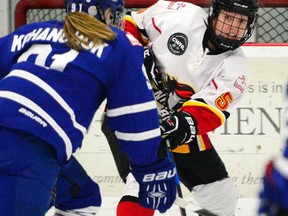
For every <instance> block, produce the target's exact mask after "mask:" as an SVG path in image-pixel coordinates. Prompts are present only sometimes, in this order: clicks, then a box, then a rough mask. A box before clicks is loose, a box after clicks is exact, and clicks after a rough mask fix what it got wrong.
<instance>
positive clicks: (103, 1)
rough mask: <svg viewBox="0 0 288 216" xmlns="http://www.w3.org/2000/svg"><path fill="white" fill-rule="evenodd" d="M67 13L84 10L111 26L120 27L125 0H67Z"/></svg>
mask: <svg viewBox="0 0 288 216" xmlns="http://www.w3.org/2000/svg"><path fill="white" fill-rule="evenodd" d="M65 8H66V12H67V13H72V12H76V11H79V12H84V13H87V14H89V15H91V16H94V17H95V18H97V19H98V20H100V21H101V22H103V23H106V24H107V25H109V26H113V27H119V26H120V24H121V20H122V17H123V13H124V0H65Z"/></svg>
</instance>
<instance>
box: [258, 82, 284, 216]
mask: <svg viewBox="0 0 288 216" xmlns="http://www.w3.org/2000/svg"><path fill="white" fill-rule="evenodd" d="M283 110H284V115H283V122H282V125H283V129H282V130H281V137H282V139H281V140H282V142H283V152H282V151H281V153H279V155H277V156H275V157H274V158H273V159H272V160H271V161H270V162H269V163H268V164H267V167H266V172H265V174H264V178H263V182H262V189H261V193H260V207H259V215H261V216H287V215H288V83H287V86H286V92H285V104H284V109H283Z"/></svg>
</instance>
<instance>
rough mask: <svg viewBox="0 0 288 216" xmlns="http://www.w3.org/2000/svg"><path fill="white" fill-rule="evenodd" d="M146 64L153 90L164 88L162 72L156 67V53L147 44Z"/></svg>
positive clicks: (145, 48) (145, 51)
mask: <svg viewBox="0 0 288 216" xmlns="http://www.w3.org/2000/svg"><path fill="white" fill-rule="evenodd" d="M144 66H145V69H146V74H147V76H148V79H149V81H150V84H151V86H152V88H153V90H154V91H159V90H163V89H164V87H163V85H162V74H161V73H160V72H159V71H158V70H157V69H156V67H155V56H154V53H153V52H152V50H151V49H150V48H149V47H147V46H145V47H144Z"/></svg>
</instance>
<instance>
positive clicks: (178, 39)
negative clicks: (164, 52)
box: [167, 33, 188, 55]
mask: <svg viewBox="0 0 288 216" xmlns="http://www.w3.org/2000/svg"><path fill="white" fill-rule="evenodd" d="M167 46H168V49H169V50H170V52H171V53H173V54H174V55H183V53H184V52H185V51H186V49H187V46H188V38H187V36H186V35H185V34H183V33H175V34H173V35H171V37H170V38H169V39H168V42H167Z"/></svg>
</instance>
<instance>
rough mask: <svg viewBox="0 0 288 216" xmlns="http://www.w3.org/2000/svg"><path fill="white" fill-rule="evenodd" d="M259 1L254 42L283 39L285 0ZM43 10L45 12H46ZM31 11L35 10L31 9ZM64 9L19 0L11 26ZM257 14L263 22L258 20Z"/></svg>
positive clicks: (57, 2)
mask: <svg viewBox="0 0 288 216" xmlns="http://www.w3.org/2000/svg"><path fill="white" fill-rule="evenodd" d="M156 1H157V0H125V7H126V8H144V7H148V6H150V5H152V4H153V3H155V2H156ZM182 1H185V2H191V3H194V4H196V5H199V6H201V7H203V8H207V7H209V6H210V4H211V0H182ZM259 2H260V9H261V11H260V13H259V14H260V16H259V18H260V21H259V19H258V29H257V30H256V42H264V43H270V42H272V43H275V42H276V43H277V42H278V43H279V42H280V43H287V42H288V31H287V26H288V19H287V17H288V0H259ZM53 9H57V10H62V11H60V12H59V13H58V14H55V13H52V15H51V10H53ZM47 10H48V12H46V11H47ZM31 11H37V12H35V13H31ZM39 11H40V12H41V13H40V12H39ZM64 13H65V10H64V0H20V1H19V2H18V4H17V5H16V8H15V28H18V27H20V26H22V25H24V24H26V23H30V22H36V21H44V20H49V19H55V18H57V16H60V15H61V16H62V17H63V14H64ZM44 16H45V18H44ZM46 16H47V17H46ZM262 16H263V18H262ZM28 18H29V19H28ZM261 18H262V23H263V24H262V23H261ZM259 22H260V24H259ZM259 38H260V39H259Z"/></svg>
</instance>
